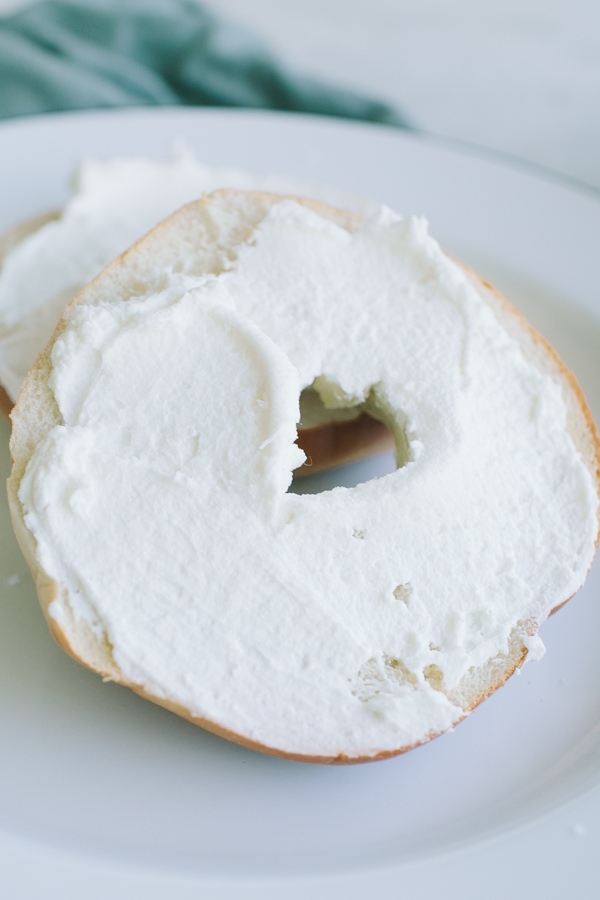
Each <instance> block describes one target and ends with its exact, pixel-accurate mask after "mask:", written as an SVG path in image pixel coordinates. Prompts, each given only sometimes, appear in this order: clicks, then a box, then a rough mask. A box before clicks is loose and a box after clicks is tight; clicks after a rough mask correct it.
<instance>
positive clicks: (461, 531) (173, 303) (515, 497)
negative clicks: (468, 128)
mask: <svg viewBox="0 0 600 900" xmlns="http://www.w3.org/2000/svg"><path fill="white" fill-rule="evenodd" d="M306 388H311V389H312V390H313V391H315V392H316V393H317V394H318V395H319V397H320V398H321V401H322V404H323V405H324V406H325V407H326V408H331V409H340V410H344V409H355V410H357V409H367V410H370V411H372V412H374V414H375V415H376V416H377V417H378V418H379V419H382V420H384V421H386V422H387V424H388V426H389V428H390V429H391V431H392V432H393V434H394V438H395V445H396V456H397V464H398V468H397V470H396V471H395V472H393V473H391V474H390V475H386V476H385V477H383V478H381V479H379V480H372V481H370V482H368V483H366V484H362V485H358V486H357V487H355V488H351V489H347V488H335V489H334V490H332V491H327V492H323V493H321V494H317V495H296V494H292V493H289V492H288V493H286V489H287V488H288V486H289V483H290V480H291V473H292V470H293V469H294V468H295V467H297V466H298V465H299V464H300V463H301V460H302V452H301V451H300V450H299V448H298V447H297V445H296V444H295V443H294V441H295V438H296V423H297V421H298V418H299V396H300V393H301V391H302V390H304V389H306ZM174 396H177V401H178V402H177V403H174V402H173V400H172V398H173V397H174ZM12 420H13V433H12V438H11V453H12V457H13V469H12V473H11V477H10V479H9V499H10V507H11V513H12V517H13V524H14V527H15V532H16V534H17V537H18V539H19V542H20V545H21V547H22V549H23V552H24V554H25V557H26V559H27V561H28V564H29V566H30V568H31V571H32V573H33V575H34V578H35V581H36V585H37V590H38V595H39V598H40V601H41V605H42V608H43V610H44V613H45V615H46V618H47V621H48V624H49V626H50V629H51V631H52V633H53V635H54V636H55V638H56V640H57V641H58V643H59V644H60V645H61V646H62V647H63V648H64V649H65V650H66V651H67V652H68V653H70V654H71V655H72V656H73V657H74V658H75V659H78V660H79V661H80V662H81V663H83V664H84V665H86V666H88V667H89V668H91V669H93V670H94V671H96V672H98V673H99V674H101V675H102V676H104V677H105V678H108V679H111V680H113V681H117V682H120V683H121V684H124V685H127V686H128V687H130V688H132V689H133V690H134V691H136V692H138V693H139V694H141V695H142V696H144V697H147V698H148V699H150V700H153V701H154V702H156V703H158V704H160V705H162V706H164V707H166V708H168V709H171V710H173V711H174V712H176V713H178V714H179V715H182V716H184V717H186V718H187V719H189V720H190V721H192V722H195V723H197V724H199V725H201V726H203V727H205V728H207V729H209V730H211V731H214V732H216V733H217V734H220V735H222V736H224V737H226V738H229V739H231V740H234V741H237V742H238V743H241V744H243V745H246V746H249V747H252V748H254V749H258V750H261V751H264V752H267V753H271V754H274V755H277V756H282V757H287V758H291V759H297V760H304V761H308V762H321V763H347V762H363V761H368V760H374V759H379V758H383V757H389V756H392V755H395V754H398V753H401V752H404V751H406V750H408V749H410V748H412V747H415V746H417V745H419V744H422V743H424V742H425V741H428V740H429V739H431V738H432V737H435V736H437V735H438V734H441V733H443V732H445V731H447V730H448V729H450V728H451V727H452V726H453V725H455V724H456V723H457V722H459V721H461V719H463V718H464V717H465V716H466V715H467V714H468V713H469V712H470V711H471V710H473V709H474V707H475V706H476V705H477V704H478V703H480V702H481V701H482V700H483V699H484V698H485V697H487V696H488V695H489V694H490V693H491V692H492V691H494V690H495V689H496V688H497V687H499V686H500V685H501V684H502V683H504V681H505V680H506V679H507V678H508V676H509V675H511V674H512V672H514V670H515V669H516V668H517V667H518V666H520V665H521V664H522V662H523V660H524V659H525V658H526V657H527V656H529V657H530V658H537V657H539V655H540V654H541V653H542V652H543V644H542V642H541V639H540V638H539V636H538V634H537V629H538V627H539V625H540V624H541V623H542V622H543V621H544V619H545V618H546V617H547V616H548V615H549V614H550V612H552V611H553V610H554V609H555V608H557V607H558V606H560V605H561V604H562V603H564V602H565V601H566V600H567V599H568V598H569V597H570V596H571V595H572V594H573V593H575V591H577V589H578V588H579V587H580V586H581V584H582V583H583V581H584V579H585V575H586V573H587V571H588V569H589V567H590V565H591V563H592V559H593V556H594V552H595V548H596V545H597V542H598V533H599V521H598V496H599V491H600V444H599V439H598V434H597V432H596V429H595V426H594V423H593V421H592V419H591V416H590V413H589V410H588V408H587V406H586V403H585V400H584V398H583V395H582V393H581V391H580V389H579V387H578V386H577V383H576V381H575V379H574V377H573V376H572V375H571V373H570V372H569V371H568V370H567V369H566V367H565V366H564V365H563V363H562V362H561V361H560V360H559V359H558V357H557V356H556V355H555V353H554V352H553V350H552V349H551V348H550V347H549V345H548V344H547V343H546V342H545V341H544V340H543V339H542V338H541V337H540V336H539V335H538V334H537V333H536V332H535V331H533V329H531V328H530V327H529V326H528V325H527V323H526V322H525V321H524V320H523V319H522V317H521V316H520V315H519V314H518V313H517V312H516V311H515V310H514V309H513V308H512V307H511V306H510V304H509V303H508V301H506V300H504V298H502V297H501V296H500V295H499V294H497V293H496V292H495V291H494V290H493V289H492V288H491V287H490V286H489V285H487V284H486V283H485V282H483V281H482V280H481V279H479V278H478V277H477V275H475V274H474V273H473V272H471V271H470V270H468V269H466V268H464V267H462V266H461V265H460V264H458V263H456V262H455V261H453V260H452V259H450V258H449V257H447V256H446V255H445V254H444V253H443V252H442V251H441V250H440V248H439V246H438V245H437V244H436V242H435V241H434V240H433V239H432V238H431V237H429V235H428V233H427V227H426V223H425V222H424V221H423V220H420V219H410V220H403V219H401V218H400V217H399V216H397V215H396V214H394V213H392V212H391V211H390V210H387V209H385V208H384V209H382V210H380V211H379V212H378V213H377V214H375V215H373V216H372V217H370V218H369V219H368V220H367V221H366V222H363V221H362V220H360V219H358V218H357V217H356V216H353V215H351V214H349V213H345V212H343V211H339V210H335V209H332V208H330V207H327V206H326V205H324V204H322V203H317V202H314V201H308V200H303V199H297V198H296V199H295V198H289V197H288V198H283V197H279V196H275V195H270V194H265V193H256V192H249V193H243V192H235V191H233V192H232V191H221V192H217V193H215V194H213V195H211V196H209V197H205V198H203V199H202V200H200V201H197V202H195V203H192V204H190V205H188V206H186V207H184V208H183V209H181V210H180V211H179V212H177V213H176V214H175V215H173V216H171V218H169V219H168V220H166V221H165V222H163V223H162V224H161V225H159V226H158V227H157V228H155V229H154V230H153V231H152V232H150V233H149V234H148V235H147V236H146V237H145V238H143V239H142V240H141V241H139V242H138V243H137V244H136V245H135V246H134V247H133V248H131V249H130V250H129V251H128V252H127V253H125V254H124V255H123V256H121V257H120V258H119V259H117V260H115V261H114V262H112V263H111V264H110V265H109V266H108V267H107V268H106V269H105V270H104V271H103V272H102V273H101V274H100V275H99V276H98V277H97V278H96V279H95V280H94V281H92V282H91V284H89V285H88V286H87V287H86V288H85V289H84V290H83V291H82V292H81V293H80V294H79V295H78V297H77V298H76V299H75V301H73V303H71V304H70V305H69V306H68V307H67V309H66V310H65V312H64V314H63V317H62V319H61V322H60V324H59V327H58V328H57V331H56V332H55V335H54V338H53V341H52V342H51V344H50V345H49V346H48V347H47V348H46V350H45V351H44V353H43V354H42V355H41V356H40V357H39V359H38V361H37V363H36V364H35V366H34V368H33V369H32V370H31V371H30V373H29V374H28V376H27V378H26V381H25V384H24V386H23V389H22V391H21V394H20V397H19V401H18V403H17V405H16V407H15V409H14V411H13V413H12Z"/></svg>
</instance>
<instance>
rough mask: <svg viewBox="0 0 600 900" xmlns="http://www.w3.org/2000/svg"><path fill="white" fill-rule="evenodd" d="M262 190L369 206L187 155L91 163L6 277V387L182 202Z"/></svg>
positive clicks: (0, 320) (0, 357)
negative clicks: (84, 291) (64, 316)
mask: <svg viewBox="0 0 600 900" xmlns="http://www.w3.org/2000/svg"><path fill="white" fill-rule="evenodd" d="M225 187H226V188H238V189H244V190H245V189H260V190H267V191H275V192H279V193H295V194H301V195H303V196H304V195H308V196H314V197H318V198H319V199H323V200H327V201H329V202H331V203H338V204H339V205H342V206H348V207H350V208H354V207H360V208H361V209H365V208H368V207H369V206H370V204H368V203H367V202H366V201H364V200H361V199H360V198H358V197H355V196H353V197H349V196H348V195H347V194H341V193H339V192H337V191H335V190H334V189H333V188H327V187H323V186H314V185H311V186H307V185H305V184H304V185H303V184H301V183H300V184H299V183H298V182H297V181H293V180H291V179H289V178H285V177H281V176H277V175H267V176H259V175H253V174H250V173H247V172H243V171H241V170H238V169H219V168H210V167H209V166H205V165H203V164H202V163H200V162H198V160H196V159H195V158H194V156H193V155H192V154H191V153H189V152H184V153H182V154H180V155H179V156H178V157H177V158H175V159H173V160H171V161H168V162H165V161H158V160H151V159H144V158H135V157H134V158H124V159H109V160H105V161H98V160H87V161H85V162H83V163H82V165H81V168H80V171H79V173H78V176H77V178H76V191H75V194H74V195H73V197H72V198H71V200H70V201H69V202H68V203H67V205H66V206H65V209H64V210H63V212H62V214H61V215H60V218H59V219H57V220H56V221H52V222H49V223H47V224H46V225H44V226H43V227H42V228H41V229H40V230H39V231H36V232H35V233H34V234H32V235H30V236H29V237H27V238H26V239H25V240H24V241H22V242H21V243H19V244H18V245H17V246H16V247H15V248H14V249H13V250H12V251H11V252H10V253H9V254H8V255H7V257H6V259H5V260H4V262H3V264H2V270H1V271H0V384H1V385H2V386H3V387H4V388H5V390H6V391H7V393H8V395H9V396H10V398H11V399H12V400H13V401H16V399H17V397H18V395H19V391H20V389H21V384H22V383H23V379H24V377H25V375H26V373H27V372H28V371H29V369H30V368H31V366H32V365H33V363H34V362H35V360H36V358H37V356H38V354H39V353H40V352H41V351H42V350H43V349H44V347H45V346H46V344H47V343H48V341H49V340H50V338H51V337H52V333H53V331H54V328H55V327H56V323H57V322H58V320H59V318H60V315H61V313H62V311H63V309H64V307H65V306H66V304H67V303H68V302H69V300H72V298H73V297H74V296H75V295H76V294H77V293H78V292H79V290H81V288H82V287H83V286H84V285H85V284H87V283H88V282H89V281H91V280H92V278H94V277H95V276H96V275H97V274H98V272H100V271H101V269H103V268H104V266H106V265H107V264H108V263H109V262H110V261H111V260H112V259H114V258H115V256H118V255H119V254H120V253H123V252H124V251H125V250H126V249H127V248H128V247H130V246H131V245H132V244H133V243H134V242H135V241H136V240H138V239H139V238H140V237H142V235H144V234H145V233H146V232H147V231H149V230H150V229H151V228H153V227H154V225H156V224H157V223H158V222H160V221H161V220H162V219H164V218H166V217H167V216H168V215H170V214H171V213H173V212H175V210H176V209H178V208H179V207H180V206H182V205H183V204H184V203H189V202H190V201H191V200H196V199H197V198H199V197H201V196H202V194H204V193H210V192H211V191H214V190H217V189H218V188H225Z"/></svg>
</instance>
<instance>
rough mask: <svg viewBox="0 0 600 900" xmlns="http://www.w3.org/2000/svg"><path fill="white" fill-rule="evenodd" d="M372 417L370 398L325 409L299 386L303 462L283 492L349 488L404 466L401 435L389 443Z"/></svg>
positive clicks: (383, 429)
mask: <svg viewBox="0 0 600 900" xmlns="http://www.w3.org/2000/svg"><path fill="white" fill-rule="evenodd" d="M318 381H319V379H316V380H315V383H317V382H318ZM327 386H328V387H330V386H329V385H327ZM321 388H322V385H321ZM331 390H332V391H335V386H331ZM349 402H350V403H351V399H350V401H349ZM378 413H379V410H378V409H377V408H376V404H375V403H374V401H373V398H372V396H370V397H369V398H368V399H367V400H366V401H365V402H364V403H356V404H354V405H348V406H340V407H335V408H328V407H326V406H325V404H324V403H323V400H322V399H321V396H320V394H319V392H318V391H317V390H315V388H314V386H313V385H311V386H310V387H307V388H305V389H304V390H303V391H302V393H301V395H300V423H299V425H298V440H297V443H298V446H299V447H300V448H301V449H302V450H303V451H304V453H305V454H306V457H307V459H306V462H305V463H304V465H303V466H301V467H300V468H299V469H296V471H295V472H294V477H293V481H292V484H291V485H290V487H289V492H291V493H294V494H320V493H323V492H324V491H330V490H333V488H335V487H348V488H352V487H356V486H357V485H359V484H364V483H365V482H367V481H372V480H374V479H376V478H382V477H383V476H385V475H389V474H391V473H392V472H395V471H396V469H397V468H400V466H402V465H405V464H406V462H408V458H409V453H408V441H407V440H406V436H405V435H404V434H403V433H401V434H399V435H398V434H397V435H396V440H395V439H394V434H393V432H392V431H391V429H390V428H389V427H388V425H387V424H386V422H385V421H383V416H380V415H379V414H378ZM398 445H400V446H398ZM394 451H395V452H394Z"/></svg>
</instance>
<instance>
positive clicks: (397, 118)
mask: <svg viewBox="0 0 600 900" xmlns="http://www.w3.org/2000/svg"><path fill="white" fill-rule="evenodd" d="M140 105H193V106H196V105H200V106H229V107H240V106H243V107H254V108H261V109H280V110H296V111H302V112H308V113H317V114H323V115H330V116H341V117H344V118H349V119H363V120H367V121H372V122H383V123H387V124H390V125H396V126H400V127H408V124H407V122H406V120H405V118H404V117H403V116H402V114H401V113H399V112H397V111H396V110H394V109H393V108H391V107H390V106H387V105H386V104H385V103H379V102H377V101H376V100H372V99H369V98H367V97H363V96H361V95H359V94H355V93H353V92H350V91H345V90H342V89H338V88H335V87H331V86H329V85H325V84H321V83H320V82H319V81H316V80H313V79H310V78H306V77H304V76H301V75H298V74H296V73H295V72H292V71H291V70H289V69H288V68H287V67H286V66H285V65H282V64H281V63H280V62H279V61H278V60H277V59H275V58H274V57H273V56H272V55H271V53H270V52H269V51H268V50H267V49H266V48H265V47H264V45H263V44H262V43H261V42H260V40H258V39H257V38H256V37H255V36H254V35H251V34H249V33H248V32H247V31H244V30H243V29H241V28H238V27H237V26H235V25H232V24H229V23H224V22H222V21H220V20H219V19H217V18H216V17H215V16H214V15H213V14H212V13H211V12H209V11H208V10H207V9H205V8H204V7H203V6H201V5H200V4H199V3H198V2H196V0H46V2H42V3H38V4H35V5H34V6H31V7H27V8H25V9H23V10H20V11H19V12H17V13H14V14H12V15H8V16H2V17H0V117H10V116H20V115H27V114H33V113H43V112H55V111H58V110H69V109H71V110H72V109H84V108H98V107H112V106H140Z"/></svg>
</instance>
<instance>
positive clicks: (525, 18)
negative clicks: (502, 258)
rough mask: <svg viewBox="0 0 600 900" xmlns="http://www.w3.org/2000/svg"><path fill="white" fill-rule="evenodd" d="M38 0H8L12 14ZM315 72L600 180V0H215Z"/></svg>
mask: <svg viewBox="0 0 600 900" xmlns="http://www.w3.org/2000/svg"><path fill="white" fill-rule="evenodd" d="M29 2H31V0H0V13H1V12H4V11H10V10H13V9H17V8H19V7H23V6H25V5H27V4H28V3H29ZM206 5H208V6H210V7H211V8H212V9H213V10H214V11H215V12H216V13H218V14H219V15H221V16H222V17H227V18H228V19H230V20H232V21H237V22H239V23H240V24H241V25H245V26H247V27H249V28H251V29H252V30H254V31H255V32H256V33H257V34H259V35H262V36H263V38H264V39H265V40H266V42H267V43H268V44H269V45H270V46H271V48H272V49H273V50H274V51H275V52H276V53H278V54H279V55H280V57H281V58H282V59H284V60H285V61H286V62H287V63H288V64H290V65H291V66H293V67H295V68H297V69H298V70H300V71H302V72H305V73H306V74H309V75H314V76H318V77H321V78H324V79H326V80H329V81H331V82H335V83H338V84H340V85H342V86H345V87H348V88H353V89H355V90H361V91H364V92H367V93H370V94H372V95H373V96H376V97H381V98H382V99H384V100H387V101H389V102H391V103H393V104H396V105H398V106H399V107H401V108H402V109H403V110H404V111H405V112H406V114H407V115H408V116H409V117H410V118H411V120H412V121H413V122H414V124H415V125H416V126H417V127H419V128H421V129H423V130H424V131H427V132H431V133H434V134H440V135H444V136H446V137H452V138H457V139H459V140H463V141H468V142H471V143H474V144H476V145H478V146H481V147H487V148H489V149H492V150H495V151H499V152H501V153H506V154H510V155H514V156H517V157H519V158H521V159H524V160H528V161H530V162H532V163H535V164H537V165H542V166H546V167H549V168H551V169H554V170H555V171H557V172H560V173H562V174H564V175H568V176H570V177H572V178H576V179H580V180H582V181H584V182H586V183H587V184H589V185H593V186H595V187H596V188H600V152H599V150H600V115H599V110H600V3H598V2H597V0H293V2H292V0H211V2H210V3H208V4H206Z"/></svg>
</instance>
